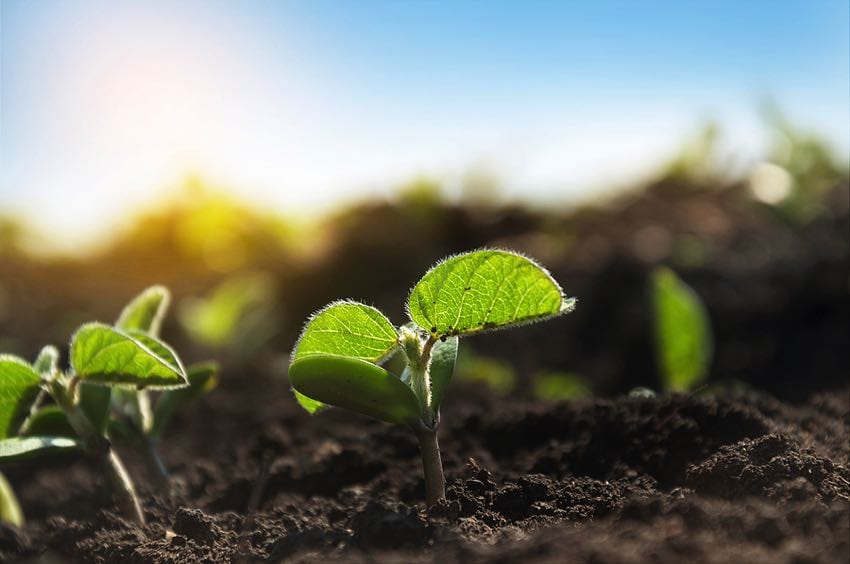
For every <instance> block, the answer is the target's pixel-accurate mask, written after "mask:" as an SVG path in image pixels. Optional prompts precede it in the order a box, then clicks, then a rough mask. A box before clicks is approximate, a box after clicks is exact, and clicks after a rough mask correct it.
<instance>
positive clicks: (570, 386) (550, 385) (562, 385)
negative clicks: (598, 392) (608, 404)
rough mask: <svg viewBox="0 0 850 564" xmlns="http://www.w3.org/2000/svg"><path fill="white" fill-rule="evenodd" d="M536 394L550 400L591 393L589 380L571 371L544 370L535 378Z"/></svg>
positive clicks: (581, 396) (542, 398) (571, 397)
mask: <svg viewBox="0 0 850 564" xmlns="http://www.w3.org/2000/svg"><path fill="white" fill-rule="evenodd" d="M533 390H534V396H535V397H536V398H537V399H541V400H548V401H563V400H570V399H579V398H586V397H589V396H590V395H591V392H590V388H589V387H588V385H587V381H586V380H585V379H584V378H582V377H581V376H579V375H578V374H572V373H569V372H544V373H542V374H538V375H537V376H535V378H534V387H533Z"/></svg>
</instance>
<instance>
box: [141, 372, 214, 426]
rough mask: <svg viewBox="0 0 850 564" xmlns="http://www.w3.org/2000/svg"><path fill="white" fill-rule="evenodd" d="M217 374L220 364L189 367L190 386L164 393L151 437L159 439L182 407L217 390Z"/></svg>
mask: <svg viewBox="0 0 850 564" xmlns="http://www.w3.org/2000/svg"><path fill="white" fill-rule="evenodd" d="M217 372H218V364H216V363H215V362H204V363H198V364H193V365H191V366H189V368H188V369H187V370H186V374H187V377H188V380H189V385H188V386H186V387H185V388H179V389H176V390H166V391H164V392H163V393H162V395H161V396H160V397H159V400H158V401H157V402H156V407H155V408H154V413H153V427H152V428H151V432H150V434H151V436H153V437H159V436H160V435H162V433H163V431H164V430H165V428H166V427H167V426H168V423H169V422H170V421H171V418H172V417H173V415H174V413H175V412H176V411H177V410H178V409H180V407H182V406H183V405H184V404H186V403H187V402H189V401H192V400H194V399H196V398H199V397H201V396H202V395H204V394H205V393H207V392H209V391H210V390H212V389H213V388H215V386H216V384H217V383H218V380H217V378H216V373H217Z"/></svg>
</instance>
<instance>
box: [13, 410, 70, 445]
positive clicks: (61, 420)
mask: <svg viewBox="0 0 850 564" xmlns="http://www.w3.org/2000/svg"><path fill="white" fill-rule="evenodd" d="M21 434H22V435H23V436H25V437H32V436H37V435H47V436H53V437H71V438H76V437H77V433H76V431H74V428H73V427H71V424H70V423H68V418H67V417H65V412H64V411H62V408H61V407H59V406H58V405H47V406H44V407H42V408H41V409H39V410H38V411H36V412H35V413H33V414H32V415H30V416H29V419H27V422H26V423H25V424H24V426H23V429H22V433H21Z"/></svg>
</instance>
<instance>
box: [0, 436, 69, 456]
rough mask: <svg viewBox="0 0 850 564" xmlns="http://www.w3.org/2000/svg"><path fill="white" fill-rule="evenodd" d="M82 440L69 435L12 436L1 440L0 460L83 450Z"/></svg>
mask: <svg viewBox="0 0 850 564" xmlns="http://www.w3.org/2000/svg"><path fill="white" fill-rule="evenodd" d="M82 448H84V445H83V443H82V442H80V441H78V440H76V439H72V438H69V437H42V436H39V437H12V438H8V439H2V440H0V462H10V461H13V460H25V459H27V458H33V457H36V456H41V455H46V454H55V453H58V452H67V451H72V450H81V449H82Z"/></svg>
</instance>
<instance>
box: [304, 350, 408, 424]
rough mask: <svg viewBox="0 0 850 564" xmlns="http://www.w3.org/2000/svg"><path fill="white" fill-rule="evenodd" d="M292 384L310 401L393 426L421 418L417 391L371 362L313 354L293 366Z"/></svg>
mask: <svg viewBox="0 0 850 564" xmlns="http://www.w3.org/2000/svg"><path fill="white" fill-rule="evenodd" d="M289 382H290V384H292V387H293V388H294V389H295V391H297V392H299V393H301V394H303V395H305V396H307V398H310V399H313V400H316V401H319V402H322V403H325V404H329V405H335V406H337V407H343V408H345V409H350V410H351V411H356V412H358V413H362V414H364V415H369V416H371V417H375V418H377V419H382V420H384V421H388V422H390V423H412V422H413V421H416V420H417V419H419V417H420V413H419V411H420V409H419V402H418V401H417V399H416V396H415V395H413V391H412V390H411V389H410V388H408V387H407V386H406V385H405V384H403V383H402V382H401V380H399V379H398V378H396V377H395V376H393V375H392V374H390V373H389V372H387V371H386V370H384V369H383V368H381V367H380V366H376V365H374V364H372V363H371V362H367V361H365V360H360V359H357V358H348V357H343V356H333V355H309V356H306V357H303V358H298V359H296V360H295V361H294V362H293V363H292V365H291V366H290V367H289Z"/></svg>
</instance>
